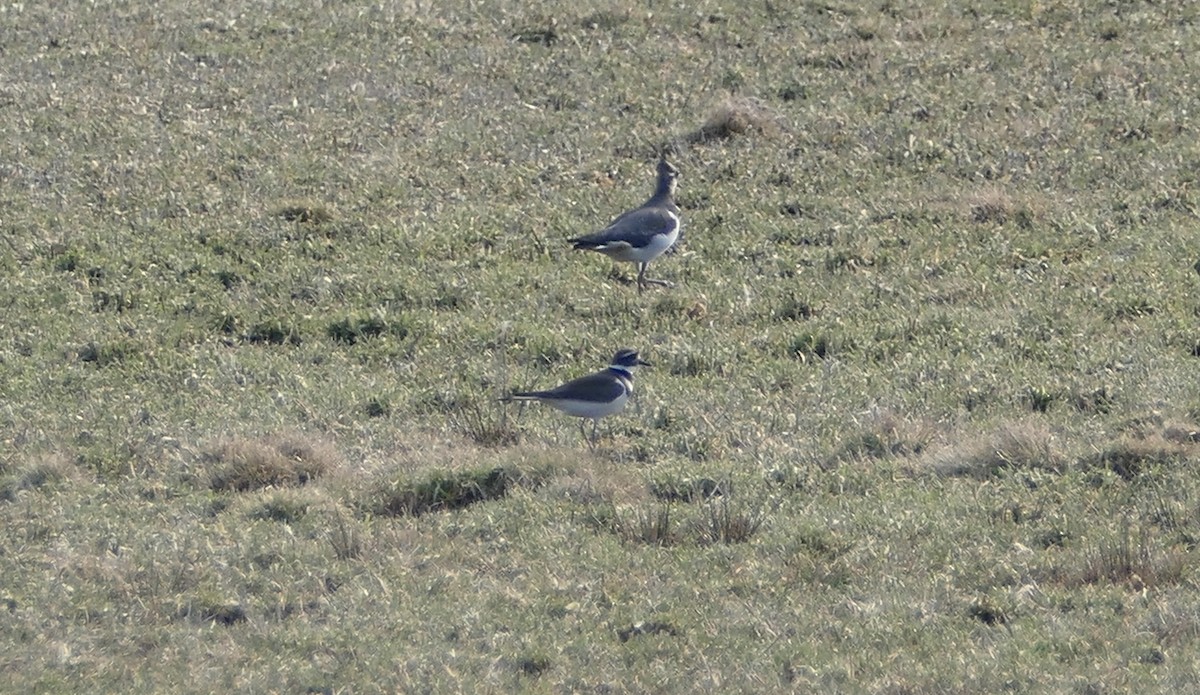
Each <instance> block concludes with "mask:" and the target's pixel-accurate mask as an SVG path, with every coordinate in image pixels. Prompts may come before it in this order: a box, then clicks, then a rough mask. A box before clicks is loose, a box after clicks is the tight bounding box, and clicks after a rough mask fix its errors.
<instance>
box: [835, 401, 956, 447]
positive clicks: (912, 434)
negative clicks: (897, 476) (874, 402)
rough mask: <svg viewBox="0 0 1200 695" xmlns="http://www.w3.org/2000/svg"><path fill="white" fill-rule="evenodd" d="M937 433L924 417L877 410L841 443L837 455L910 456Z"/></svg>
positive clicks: (927, 444) (930, 440)
mask: <svg viewBox="0 0 1200 695" xmlns="http://www.w3.org/2000/svg"><path fill="white" fill-rule="evenodd" d="M936 435H937V430H936V428H935V427H934V425H933V424H932V423H930V422H928V421H926V420H909V419H907V418H905V417H902V416H900V415H898V414H897V413H895V412H893V411H891V410H886V409H884V410H876V411H873V412H872V413H871V416H870V418H869V419H868V421H867V422H866V423H865V424H864V425H863V426H862V428H861V430H860V431H859V432H858V433H857V434H856V435H854V436H852V437H851V438H850V440H849V441H847V442H846V443H845V444H844V445H843V446H842V450H841V454H840V455H839V458H843V457H853V456H866V457H868V458H888V457H893V456H912V455H915V454H920V453H921V452H923V451H925V449H926V448H927V447H928V446H929V444H930V443H931V442H932V441H933V440H934V437H935V436H936Z"/></svg>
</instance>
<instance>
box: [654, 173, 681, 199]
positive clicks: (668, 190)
mask: <svg viewBox="0 0 1200 695" xmlns="http://www.w3.org/2000/svg"><path fill="white" fill-rule="evenodd" d="M674 195H675V181H674V180H673V179H670V178H667V177H665V176H664V177H662V178H660V179H659V180H658V186H657V187H656V188H655V189H654V195H653V196H652V197H651V198H650V202H651V203H662V202H666V201H669V200H671V198H672V197H673V196H674Z"/></svg>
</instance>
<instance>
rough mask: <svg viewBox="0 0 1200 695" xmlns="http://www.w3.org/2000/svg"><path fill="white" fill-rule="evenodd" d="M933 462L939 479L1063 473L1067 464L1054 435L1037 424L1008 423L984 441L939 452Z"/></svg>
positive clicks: (1025, 422)
mask: <svg viewBox="0 0 1200 695" xmlns="http://www.w3.org/2000/svg"><path fill="white" fill-rule="evenodd" d="M931 462H932V468H933V470H934V471H935V472H936V473H937V474H939V475H944V476H971V477H976V478H986V477H988V476H991V475H995V474H996V473H998V472H1000V471H1002V470H1005V469H1020V470H1048V471H1054V472H1060V471H1062V470H1063V469H1064V468H1065V467H1066V464H1067V460H1066V457H1065V456H1064V455H1063V453H1062V452H1061V451H1060V450H1059V448H1058V445H1057V440H1056V437H1055V435H1054V434H1053V433H1052V432H1051V431H1050V429H1049V428H1048V427H1047V426H1046V424H1045V423H1043V422H1041V421H1038V420H1020V421H1017V422H1010V423H1006V424H1004V425H1002V426H1001V427H1000V428H999V429H997V430H996V431H995V432H993V433H992V434H991V435H990V436H988V437H985V438H983V439H982V440H978V439H976V440H966V441H964V442H963V443H962V444H961V445H960V446H956V447H951V448H947V449H942V450H940V451H938V452H937V453H935V454H934V455H933V456H932V458H931Z"/></svg>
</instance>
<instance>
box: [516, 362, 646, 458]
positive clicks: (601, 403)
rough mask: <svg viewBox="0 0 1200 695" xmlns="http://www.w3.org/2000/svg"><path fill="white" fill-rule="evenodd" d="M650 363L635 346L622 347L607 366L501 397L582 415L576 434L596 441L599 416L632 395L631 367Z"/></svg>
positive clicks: (619, 407)
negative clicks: (587, 431) (553, 385)
mask: <svg viewBox="0 0 1200 695" xmlns="http://www.w3.org/2000/svg"><path fill="white" fill-rule="evenodd" d="M641 365H644V366H647V367H649V366H650V363H649V362H645V361H643V360H642V359H641V358H639V357H638V353H637V350H630V349H629V348H624V349H621V350H617V354H615V355H613V358H612V364H610V365H609V366H608V369H604V370H602V371H599V372H596V373H595V374H589V375H587V376H584V377H580V378H578V379H575V380H574V381H568V382H567V383H565V384H563V385H562V386H559V387H558V388H553V389H550V390H549V391H514V392H513V393H512V395H510V396H508V397H506V398H502V399H501V400H503V401H541V402H543V403H546V404H548V405H550V406H553V407H555V408H557V409H559V410H561V411H563V412H564V413H566V414H567V415H574V416H575V417H577V418H583V419H581V420H580V421H579V434H581V435H582V436H583V439H584V441H586V442H588V446H595V445H596V426H597V424H598V423H599V421H600V418H602V417H604V416H606V415H612V414H614V413H619V412H621V410H622V409H623V408H624V407H625V402H626V401H628V400H629V397H630V396H631V395H633V368H634V367H637V366H641ZM584 419H590V420H591V421H592V438H591V439H590V440H589V439H588V437H587V434H585V433H584V429H583V427H584Z"/></svg>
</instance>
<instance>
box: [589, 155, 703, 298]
mask: <svg viewBox="0 0 1200 695" xmlns="http://www.w3.org/2000/svg"><path fill="white" fill-rule="evenodd" d="M678 181H679V170H678V169H676V168H675V167H674V166H672V165H671V163H670V162H668V161H667V158H666V157H663V158H661V159H659V160H658V185H657V186H656V187H655V189H654V195H652V196H650V200H647V201H646V202H645V203H643V204H642V206H641V207H637V208H634V209H632V210H630V211H628V212H626V213H624V214H622V215H621V216H620V217H618V218H617V219H615V220H613V221H612V222H610V223H609V225H608V226H607V227H605V228H604V229H602V230H600V231H599V232H596V233H595V234H587V235H584V236H581V237H576V238H574V239H568V241H570V242H571V243H572V244H574V245H575V248H576V249H584V250H587V251H598V252H600V253H602V254H604V255H605V256H608V257H609V258H611V259H613V260H614V261H624V262H626V263H637V265H638V275H637V286H638V291H639V292H641V291H642V289H644V288H645V286H646V285H649V284H654V285H661V286H663V287H670V286H671V283H669V282H667V281H666V280H654V279H651V278H648V277H646V265H647V264H649V263H650V261H652V260H654V259H655V258H658V257H659V256H661V255H662V254H663V252H664V251H666V250H667V249H669V248H671V245H672V244H674V243H675V240H676V239H678V238H679V227H680V224H681V223H680V219H679V206H677V205H676V204H675V186H676V183H677V182H678Z"/></svg>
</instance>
